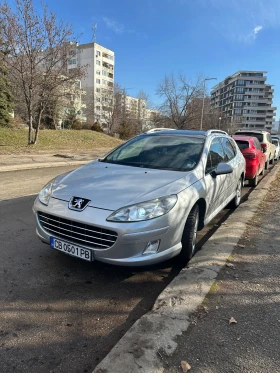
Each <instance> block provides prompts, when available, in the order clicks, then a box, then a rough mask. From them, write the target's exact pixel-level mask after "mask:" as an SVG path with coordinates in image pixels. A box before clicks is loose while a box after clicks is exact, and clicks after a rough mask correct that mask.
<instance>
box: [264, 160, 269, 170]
mask: <svg viewBox="0 0 280 373" xmlns="http://www.w3.org/2000/svg"><path fill="white" fill-rule="evenodd" d="M268 162H269V161H266V162H265V164H264V169H265V170H268Z"/></svg>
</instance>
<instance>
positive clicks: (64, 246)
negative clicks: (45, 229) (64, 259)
mask: <svg viewBox="0 0 280 373" xmlns="http://www.w3.org/2000/svg"><path fill="white" fill-rule="evenodd" d="M50 245H51V248H52V249H56V250H59V251H62V252H63V253H65V254H68V255H72V256H75V257H77V258H80V259H83V260H87V261H88V262H91V261H92V260H93V255H92V251H91V250H88V249H85V248H84V247H80V246H77V245H75V244H72V243H69V242H66V241H62V240H58V239H57V238H54V237H51V238H50Z"/></svg>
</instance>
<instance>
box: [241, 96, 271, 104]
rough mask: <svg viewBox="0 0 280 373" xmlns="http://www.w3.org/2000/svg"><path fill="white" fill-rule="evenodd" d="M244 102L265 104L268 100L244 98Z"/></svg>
mask: <svg viewBox="0 0 280 373" xmlns="http://www.w3.org/2000/svg"><path fill="white" fill-rule="evenodd" d="M244 102H262V103H263V102H264V103H267V102H268V99H267V98H263V97H262V98H244Z"/></svg>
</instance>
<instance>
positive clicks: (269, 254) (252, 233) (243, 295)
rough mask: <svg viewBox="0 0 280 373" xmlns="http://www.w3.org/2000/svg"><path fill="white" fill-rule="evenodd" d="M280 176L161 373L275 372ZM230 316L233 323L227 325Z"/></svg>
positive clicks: (279, 341)
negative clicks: (186, 372)
mask: <svg viewBox="0 0 280 373" xmlns="http://www.w3.org/2000/svg"><path fill="white" fill-rule="evenodd" d="M279 222H280V175H279V176H278V180H277V182H275V183H274V186H273V189H272V190H271V191H269V193H268V195H267V197H266V200H265V202H264V203H263V204H262V206H261V209H260V211H259V213H258V214H256V216H255V218H254V220H252V221H251V223H250V224H248V228H247V230H246V232H245V234H244V236H243V238H242V240H241V241H240V242H239V246H238V247H237V248H236V249H235V250H234V252H233V255H232V256H231V257H230V261H229V262H228V264H227V266H226V267H224V268H223V269H222V271H221V272H220V274H219V275H218V278H217V281H216V285H215V287H213V288H212V291H211V293H210V294H209V295H208V296H207V297H206V299H205V301H204V303H203V306H201V307H200V308H199V310H198V311H197V312H196V313H194V314H193V315H192V316H191V318H190V319H191V325H190V326H189V328H188V330H187V331H186V332H185V333H183V335H182V336H181V337H179V338H178V339H177V341H176V342H177V343H178V348H177V350H176V352H175V354H174V355H173V356H172V357H169V358H168V357H166V356H165V357H163V359H164V361H165V370H164V373H175V372H176V373H177V372H182V368H181V367H180V365H181V361H187V362H188V363H189V364H190V366H191V370H190V371H191V372H193V373H212V372H213V373H214V372H215V373H225V372H226V373H230V372H232V373H237V372H252V373H277V372H280V352H279V351H280V229H279ZM231 317H233V318H234V319H235V320H236V321H237V323H232V324H229V320H230V319H231Z"/></svg>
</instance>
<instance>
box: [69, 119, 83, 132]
mask: <svg viewBox="0 0 280 373" xmlns="http://www.w3.org/2000/svg"><path fill="white" fill-rule="evenodd" d="M82 127H83V126H82V122H81V121H80V120H78V119H75V120H74V122H73V124H72V127H71V128H72V129H73V130H81V129H82Z"/></svg>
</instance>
